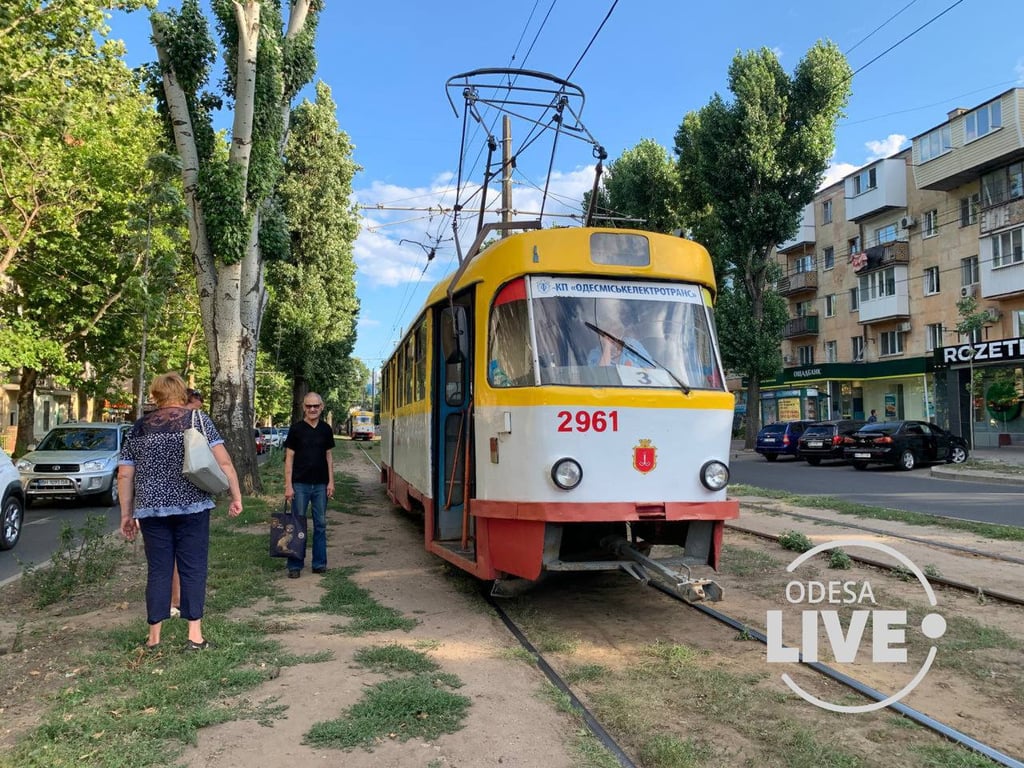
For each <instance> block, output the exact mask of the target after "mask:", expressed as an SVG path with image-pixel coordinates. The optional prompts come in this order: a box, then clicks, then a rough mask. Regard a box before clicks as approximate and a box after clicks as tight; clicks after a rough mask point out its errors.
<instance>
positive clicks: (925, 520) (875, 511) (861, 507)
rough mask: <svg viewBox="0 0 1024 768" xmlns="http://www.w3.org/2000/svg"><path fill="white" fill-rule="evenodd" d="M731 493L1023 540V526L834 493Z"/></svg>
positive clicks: (738, 488) (750, 489) (737, 488)
mask: <svg viewBox="0 0 1024 768" xmlns="http://www.w3.org/2000/svg"><path fill="white" fill-rule="evenodd" d="M729 492H730V493H729V495H730V496H732V497H734V498H735V497H743V496H760V497H762V498H768V499H777V500H779V501H782V502H785V503H788V504H793V505H794V506H798V507H802V508H806V509H830V510H832V511H833V512H838V513H839V514H840V515H850V516H853V517H859V518H863V519H866V520H891V521H895V522H900V523H906V524H907V525H919V526H926V525H930V526H936V527H939V528H948V529H950V530H955V531H967V532H968V533H973V534H975V535H977V536H981V537H984V538H988V539H995V540H998V541H1024V528H1018V527H1014V526H1009V525H995V524H992V523H978V522H975V521H973V520H957V519H954V518H949V517H935V516H932V515H926V514H924V513H922V512H905V511H903V510H899V509H887V508H885V507H870V506H867V505H866V504H856V503H853V502H849V501H842V500H841V499H837V498H835V497H833V496H800V495H797V494H793V493H789V492H788V491H776V490H772V489H769V488H757V487H755V486H751V485H742V484H740V483H737V484H736V485H730V486H729Z"/></svg>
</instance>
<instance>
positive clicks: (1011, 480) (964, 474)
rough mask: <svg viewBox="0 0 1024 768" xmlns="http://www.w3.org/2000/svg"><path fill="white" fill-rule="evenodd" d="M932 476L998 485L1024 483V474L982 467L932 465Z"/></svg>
mask: <svg viewBox="0 0 1024 768" xmlns="http://www.w3.org/2000/svg"><path fill="white" fill-rule="evenodd" d="M931 474H932V477H939V478H942V479H943V480H961V481H963V482H968V483H996V484H998V485H1024V475H1003V474H1000V473H998V472H989V471H987V470H981V469H949V468H947V467H932V468H931Z"/></svg>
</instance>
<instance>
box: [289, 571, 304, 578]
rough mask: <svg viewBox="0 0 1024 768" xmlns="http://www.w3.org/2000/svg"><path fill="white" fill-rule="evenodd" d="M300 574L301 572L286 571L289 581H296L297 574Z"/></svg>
mask: <svg viewBox="0 0 1024 768" xmlns="http://www.w3.org/2000/svg"><path fill="white" fill-rule="evenodd" d="M300 573H302V571H288V578H289V579H297V578H299V574H300Z"/></svg>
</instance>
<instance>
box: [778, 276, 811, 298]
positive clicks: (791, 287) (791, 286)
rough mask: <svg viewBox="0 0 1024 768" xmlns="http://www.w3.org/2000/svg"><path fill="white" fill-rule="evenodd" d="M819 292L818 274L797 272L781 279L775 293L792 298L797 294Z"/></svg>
mask: <svg viewBox="0 0 1024 768" xmlns="http://www.w3.org/2000/svg"><path fill="white" fill-rule="evenodd" d="M817 290H818V273H817V272H796V273H794V274H792V275H787V276H786V277H783V278H780V279H779V281H778V283H776V284H775V291H776V292H777V293H778V294H779V295H780V296H792V295H793V294H796V293H804V292H806V291H817Z"/></svg>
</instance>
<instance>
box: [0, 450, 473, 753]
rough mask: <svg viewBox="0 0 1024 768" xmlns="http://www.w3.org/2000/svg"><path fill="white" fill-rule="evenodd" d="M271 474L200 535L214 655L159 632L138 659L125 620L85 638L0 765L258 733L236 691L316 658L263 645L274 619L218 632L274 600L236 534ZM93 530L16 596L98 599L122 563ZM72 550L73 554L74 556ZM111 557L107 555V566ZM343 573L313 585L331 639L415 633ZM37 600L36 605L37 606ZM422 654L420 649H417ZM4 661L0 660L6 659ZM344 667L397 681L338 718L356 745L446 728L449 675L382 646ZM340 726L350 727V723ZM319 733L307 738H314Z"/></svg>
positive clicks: (158, 749) (272, 705)
mask: <svg viewBox="0 0 1024 768" xmlns="http://www.w3.org/2000/svg"><path fill="white" fill-rule="evenodd" d="M282 470H283V466H282V462H281V460H280V458H279V457H271V459H270V460H269V461H268V462H266V463H265V464H264V466H263V467H262V468H261V471H262V472H263V484H264V489H265V491H266V493H267V495H266V496H260V497H247V498H246V499H245V503H244V509H245V511H244V512H243V513H242V515H240V516H239V517H238V518H235V519H229V518H227V517H226V516H224V515H221V514H217V515H214V517H213V520H212V523H211V531H210V556H209V562H210V568H209V588H208V591H207V602H206V608H207V611H206V613H207V616H206V618H205V619H204V621H203V628H204V631H205V634H207V636H208V637H210V638H211V639H213V641H214V642H215V643H216V647H215V648H213V649H211V650H209V651H204V652H202V653H187V652H185V651H184V650H183V648H184V645H185V641H186V639H187V627H186V624H185V623H184V622H168V623H167V624H165V625H164V627H163V634H162V639H161V644H160V649H159V650H158V651H156V652H151V653H145V652H144V651H143V650H142V648H141V647H140V641H141V638H144V637H145V636H146V624H145V620H144V619H143V618H142V617H139V618H137V619H135V620H133V621H131V622H129V623H127V624H124V625H120V626H115V627H113V628H111V629H108V630H103V631H97V632H93V633H90V634H89V635H87V636H83V637H81V638H78V639H76V644H77V647H78V649H79V650H76V651H73V652H72V658H71V659H70V660H69V662H68V667H67V668H68V670H70V671H68V672H67V673H66V677H67V683H66V684H65V685H64V686H63V687H61V688H60V689H59V690H58V691H57V692H56V693H54V694H53V695H51V696H49V698H48V700H47V705H48V709H47V711H46V712H45V713H44V714H43V715H42V717H41V722H40V724H39V726H38V727H37V728H36V729H35V730H34V731H32V732H30V733H28V734H27V735H25V736H24V737H23V738H21V739H20V740H19V742H18V743H17V744H16V745H15V746H14V747H12V748H11V749H9V750H7V751H6V752H5V753H4V754H3V755H0V766H5V767H11V768H13V767H14V766H17V768H71V767H72V766H76V767H77V766H82V765H97V766H100V765H101V766H104V768H122V767H124V768H145V767H146V766H164V765H168V764H173V763H174V761H175V759H176V758H177V757H178V756H179V755H180V754H181V752H182V750H183V749H184V746H185V745H187V744H194V743H195V742H196V740H197V732H198V730H199V729H200V728H205V727H207V726H210V725H215V724H218V723H224V722H228V721H232V720H244V719H249V720H253V721H256V722H258V723H261V724H264V725H269V724H271V723H272V722H273V721H274V720H275V719H277V718H280V717H282V716H283V714H284V710H285V707H284V706H283V705H281V704H280V703H279V702H278V701H277V699H276V698H274V697H267V698H263V699H253V698H250V695H249V694H250V692H251V691H253V690H254V689H256V688H257V687H258V686H260V685H261V684H263V683H264V682H266V681H267V680H270V679H273V678H275V677H277V676H278V674H279V673H280V670H281V668H283V667H288V666H293V665H296V664H304V663H320V662H325V661H328V660H330V659H331V658H332V656H331V654H330V653H328V652H322V653H316V654H310V655H306V656H297V655H294V654H291V653H289V652H287V651H286V650H285V649H284V648H283V647H282V645H281V644H280V643H279V642H278V641H277V640H275V639H273V638H271V637H270V636H269V635H270V633H271V632H273V631H280V627H278V626H277V624H276V623H275V622H274V619H275V618H280V616H281V615H282V614H283V613H287V612H288V609H287V608H286V607H282V606H280V605H278V606H277V607H276V608H275V610H274V611H273V612H271V613H270V614H268V613H267V612H263V613H262V614H257V615H255V616H253V617H251V618H247V619H243V620H238V621H231V620H229V619H227V618H225V617H226V616H228V615H229V614H230V612H231V611H232V610H234V609H238V608H242V607H246V606H251V605H253V604H254V603H255V602H256V601H257V600H260V599H267V600H271V601H274V600H277V601H278V602H280V601H281V600H282V599H283V598H282V597H281V591H280V582H279V580H278V579H275V578H274V576H275V575H276V576H280V572H281V568H280V562H279V561H278V560H276V559H273V558H271V557H269V555H268V553H267V549H266V544H265V542H266V534H265V533H263V532H262V531H261V532H260V533H258V534H255V533H247V532H246V531H245V529H246V528H255V527H260V526H263V525H264V524H265V523H266V520H267V518H268V516H269V512H270V510H271V509H272V508H276V504H277V499H279V498H280V497H281V496H283V484H282V482H281V475H282ZM337 488H338V490H339V493H338V494H337V498H336V499H335V500H334V501H332V502H331V506H332V507H333V508H340V507H342V506H345V505H351V504H353V503H354V501H355V500H356V496H357V495H358V494H357V488H358V485H357V483H356V482H355V481H354V480H353V479H351V478H346V479H345V481H343V482H340V483H338V486H337ZM97 525H98V523H95V522H93V521H87V522H86V525H85V527H84V529H83V530H82V531H80V532H77V533H76V532H74V531H68V532H66V533H65V534H64V535H63V536H62V546H61V548H60V549H59V551H58V554H57V555H55V559H54V563H53V565H52V566H51V567H50V568H48V569H45V570H40V571H38V572H35V573H29V575H28V577H27V578H26V580H25V581H24V582H23V586H24V587H26V588H28V589H32V590H33V595H34V598H35V600H36V602H37V603H39V604H47V603H53V602H59V601H60V600H63V599H66V598H67V596H68V595H69V594H70V593H71V592H72V591H75V590H77V591H78V592H80V591H81V590H82V587H83V584H85V583H88V585H89V588H90V589H93V590H99V589H102V588H103V586H104V584H103V583H102V582H103V581H104V580H109V579H110V578H111V577H112V576H116V573H117V569H118V564H119V563H120V562H123V561H125V560H126V558H124V555H123V546H124V545H120V544H118V543H115V542H116V540H115V539H113V538H111V537H104V536H101V535H99V533H97V531H100V530H101V529H99V528H97V527H96V526H97ZM80 540H84V541H85V546H84V547H82V546H79V543H78V542H79V541H80ZM110 552H113V553H114V554H115V555H116V557H112V556H111V555H110ZM351 573H352V571H346V570H336V571H330V572H328V573H327V574H326V575H325V576H324V578H323V581H322V584H323V585H324V587H325V588H326V592H325V594H324V597H323V599H322V601H321V604H320V607H319V609H318V610H320V611H321V612H324V613H328V614H342V615H346V616H349V617H351V618H352V622H351V623H350V624H349V625H348V626H347V627H345V628H344V629H343V631H346V632H350V633H364V632H371V631H388V630H392V629H406V630H408V629H410V628H412V627H413V626H414V625H415V621H413V620H410V619H406V618H404V617H402V616H401V615H400V614H399V613H398V612H397V611H395V610H393V609H391V608H388V607H386V606H381V605H379V604H378V603H376V601H374V600H373V599H372V597H371V596H370V594H369V593H368V592H367V591H366V590H364V589H362V588H360V587H358V586H357V585H355V584H354V583H353V582H352V581H351V579H350V578H349V576H350V575H351ZM43 601H45V602H43ZM427 645H428V646H429V643H427ZM8 658H10V657H8ZM356 663H358V664H361V665H365V666H367V668H373V669H377V670H379V671H384V672H387V673H388V674H395V673H402V674H403V675H406V676H405V677H403V678H402V679H400V680H389V681H386V682H384V683H381V684H380V685H378V686H375V687H374V688H373V689H371V690H369V691H368V692H367V694H366V696H364V698H363V700H362V701H360V702H359V703H357V705H356V706H355V707H353V708H352V710H351V712H350V716H348V717H346V718H343V720H344V721H345V722H348V721H349V720H351V722H350V723H349V725H347V726H345V727H346V728H348V727H353V726H352V723H358V727H355V730H354V732H355V733H357V734H362V736H360V737H359V738H358V739H357V740H359V739H362V741H361V742H360V743H372V742H373V741H374V740H375V739H382V738H388V737H394V738H409V737H411V736H416V735H421V736H423V737H424V738H435V737H436V736H437V735H439V734H440V733H444V732H451V731H452V730H454V729H456V728H458V727H460V725H461V722H462V718H463V717H464V715H465V712H466V710H467V709H468V707H469V704H470V702H469V700H468V699H467V698H465V697H462V696H458V695H455V694H453V693H451V690H450V689H453V688H457V687H459V686H460V685H461V683H460V681H458V679H457V678H455V677H454V676H452V675H448V674H445V673H443V672H439V671H438V668H437V664H436V663H435V662H433V661H432V660H430V659H429V658H427V657H426V656H424V655H423V654H422V653H420V652H418V651H412V650H408V649H405V648H403V647H401V646H399V645H396V644H391V645H384V646H381V647H377V648H367V649H364V650H363V651H361V652H360V653H359V654H357V659H356ZM353 718H354V719H353ZM338 723H339V721H335V720H332V721H328V722H326V723H321V724H317V725H315V726H314V728H313V730H312V731H311V732H310V733H311V734H312V735H311V736H310V739H311V743H319V744H322V745H324V746H327V745H335V746H336V745H338V744H340V743H341V742H340V741H339V740H338V739H337V738H336V737H330V738H324V736H323V735H324V734H327V733H330V732H332V731H334V730H337V729H338V728H339V727H340V726H339V725H338ZM316 734H319V735H316Z"/></svg>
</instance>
